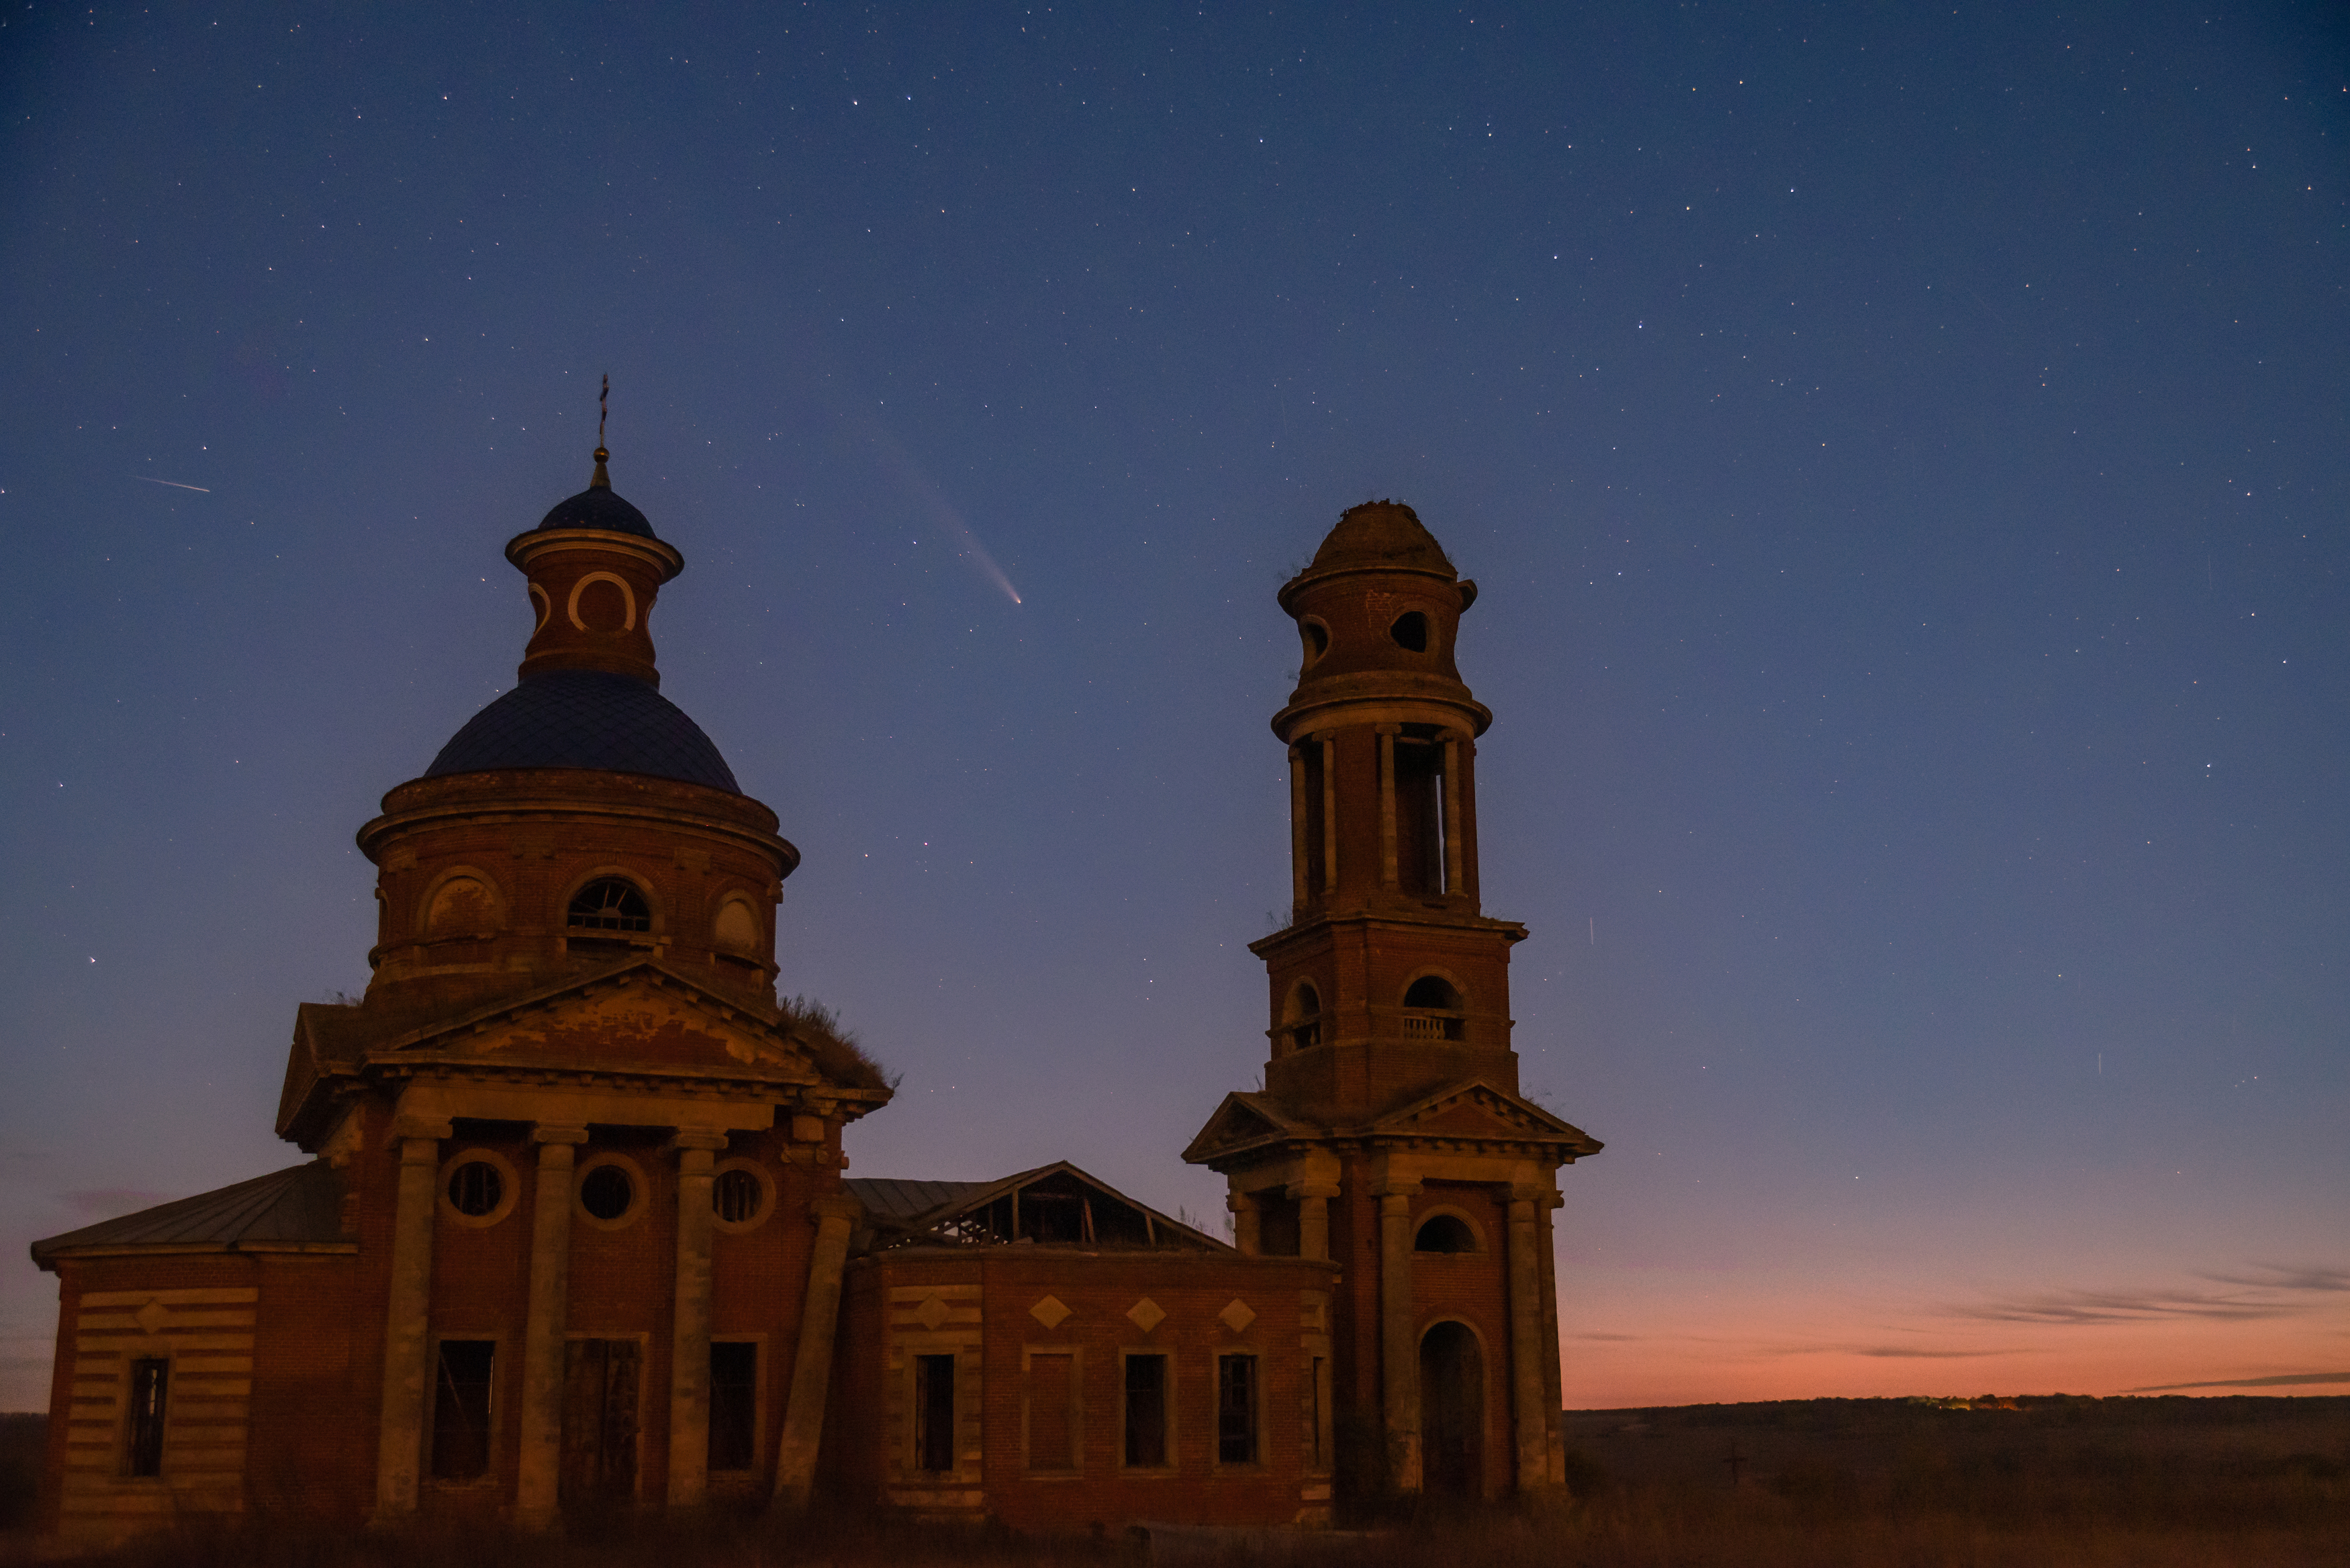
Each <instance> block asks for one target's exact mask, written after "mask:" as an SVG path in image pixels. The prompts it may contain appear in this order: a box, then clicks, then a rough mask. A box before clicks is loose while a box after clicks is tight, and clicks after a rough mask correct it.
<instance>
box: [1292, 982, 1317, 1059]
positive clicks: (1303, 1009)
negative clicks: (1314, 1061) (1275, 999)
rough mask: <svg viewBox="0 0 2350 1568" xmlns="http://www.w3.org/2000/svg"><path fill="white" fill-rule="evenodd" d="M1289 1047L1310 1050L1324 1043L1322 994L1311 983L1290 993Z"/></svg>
mask: <svg viewBox="0 0 2350 1568" xmlns="http://www.w3.org/2000/svg"><path fill="white" fill-rule="evenodd" d="M1288 1029H1289V1048H1290V1049H1291V1050H1293V1051H1310V1050H1312V1049H1313V1048H1314V1047H1315V1046H1316V1045H1319V1044H1322V994H1321V992H1317V991H1315V989H1314V987H1313V986H1311V985H1310V984H1301V985H1300V986H1298V988H1297V989H1296V990H1295V991H1293V992H1290V993H1289V1017H1288Z"/></svg>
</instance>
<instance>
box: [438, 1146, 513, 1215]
mask: <svg viewBox="0 0 2350 1568" xmlns="http://www.w3.org/2000/svg"><path fill="white" fill-rule="evenodd" d="M505 1195H506V1182H505V1178H504V1177H503V1176H500V1175H499V1174H498V1168H497V1167H496V1166H494V1165H492V1164H491V1163H490V1162H489V1161H488V1160H486V1159H469V1160H467V1161H466V1162H465V1163H464V1164H463V1165H461V1166H459V1167H458V1168H456V1169H454V1170H452V1171H451V1172H450V1173H449V1207H450V1208H452V1209H454V1210H456V1211H457V1212H458V1213H460V1214H463V1215H464V1216H465V1217H466V1218H467V1219H469V1220H479V1219H481V1218H482V1217H483V1216H484V1215H486V1214H494V1213H495V1212H496V1211H497V1207H498V1204H499V1203H500V1202H501V1201H503V1200H504V1198H505Z"/></svg>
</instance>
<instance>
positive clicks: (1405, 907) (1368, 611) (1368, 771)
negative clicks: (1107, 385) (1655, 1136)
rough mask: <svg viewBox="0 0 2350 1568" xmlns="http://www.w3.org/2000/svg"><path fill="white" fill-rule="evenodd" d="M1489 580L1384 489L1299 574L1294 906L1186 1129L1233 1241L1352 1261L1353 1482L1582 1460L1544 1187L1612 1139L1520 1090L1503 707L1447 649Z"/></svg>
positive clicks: (1345, 1441)
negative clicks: (1250, 1051)
mask: <svg viewBox="0 0 2350 1568" xmlns="http://www.w3.org/2000/svg"><path fill="white" fill-rule="evenodd" d="M1476 599H1477V585H1476V584H1475V583H1473V582H1470V581H1467V580H1465V579H1463V578H1462V577H1461V576H1460V574H1459V573H1458V572H1457V571H1456V570H1455V569H1454V567H1453V565H1452V562H1451V559H1450V558H1449V557H1448V556H1446V555H1445V553H1444V550H1443V547H1442V546H1441V545H1439V544H1438V543H1437V542H1436V539H1435V538H1434V536H1433V535H1430V533H1429V532H1428V530H1427V529H1426V528H1425V527H1423V526H1422V525H1421V524H1420V521H1419V517H1418V516H1417V515H1416V514H1414V513H1413V511H1412V510H1411V508H1410V507H1409V506H1406V505H1403V504H1400V503H1398V502H1393V501H1379V502H1372V503H1368V504H1364V505H1361V506H1356V507H1353V508H1351V509H1349V510H1348V511H1347V513H1346V514H1344V515H1343V516H1342V517H1341V518H1340V519H1339V521H1338V524H1337V526H1336V528H1334V529H1332V530H1331V531H1330V534H1329V535H1328V537H1326V539H1324V540H1323V542H1322V546H1321V548H1320V549H1319V550H1317V551H1316V552H1315V556H1314V559H1313V562H1312V564H1311V565H1309V566H1307V567H1306V568H1305V570H1304V571H1303V572H1301V573H1299V574H1298V575H1297V576H1295V577H1294V578H1292V579H1291V580H1290V581H1289V582H1288V583H1287V584H1286V585H1284V587H1283V588H1282V590H1281V594H1280V603H1281V607H1282V608H1283V609H1284V611H1286V612H1287V613H1288V614H1289V616H1290V617H1291V618H1293V619H1294V620H1295V622H1296V623H1297V630H1298V636H1299V639H1300V643H1301V646H1302V650H1303V664H1302V668H1301V669H1300V670H1299V674H1298V684H1297V687H1296V690H1295V691H1293V692H1291V693H1290V698H1289V701H1288V703H1287V704H1286V705H1285V706H1284V708H1283V709H1282V710H1281V711H1280V712H1278V713H1276V714H1274V719H1273V730H1274V734H1275V735H1277V736H1279V737H1280V739H1281V740H1282V742H1284V744H1285V745H1286V746H1287V747H1288V748H1289V783H1290V787H1289V797H1290V887H1291V902H1292V914H1291V920H1290V923H1289V925H1288V926H1287V927H1285V928H1284V929H1281V930H1279V931H1276V932H1274V934H1273V935H1271V936H1268V937H1265V938H1263V939H1262V940H1259V941H1256V942H1254V943H1253V944H1251V950H1252V951H1253V952H1254V953H1255V954H1256V955H1257V956H1258V957H1260V958H1262V959H1263V960H1264V962H1265V969H1266V973H1267V979H1268V981H1269V982H1270V984H1269V1002H1270V1012H1271V1019H1270V1023H1271V1026H1270V1028H1269V1029H1268V1030H1267V1038H1268V1039H1269V1040H1270V1042H1271V1046H1272V1048H1271V1051H1270V1053H1269V1054H1268V1057H1267V1060H1266V1062H1265V1067H1264V1088H1263V1090H1262V1091H1259V1092H1255V1093H1241V1094H1234V1095H1230V1096H1226V1097H1225V1100H1224V1103H1223V1104H1222V1106H1219V1107H1218V1108H1217V1111H1216V1113H1215V1115H1214V1116H1212V1117H1211V1118H1210V1120H1209V1122H1208V1125H1207V1126H1206V1127H1204V1128H1202V1129H1201V1132H1200V1134H1199V1136H1198V1137H1196V1138H1195V1139H1193V1141H1192V1144H1191V1147H1190V1148H1189V1149H1187V1150H1186V1151H1185V1154H1184V1158H1186V1159H1188V1160H1190V1161H1191V1162H1193V1163H1195V1164H1203V1165H1206V1166H1208V1167H1210V1168H1212V1169H1214V1170H1216V1171H1218V1172H1219V1173H1221V1174H1222V1175H1223V1176H1224V1177H1225V1179H1226V1180H1227V1182H1228V1183H1229V1186H1230V1190H1231V1198H1230V1202H1231V1206H1232V1210H1233V1211H1234V1215H1235V1219H1236V1229H1237V1231H1238V1234H1239V1239H1240V1244H1241V1247H1242V1249H1243V1251H1255V1252H1265V1253H1275V1254H1293V1255H1302V1256H1305V1257H1325V1258H1331V1259H1334V1260H1336V1261H1337V1262H1340V1263H1342V1264H1343V1265H1344V1274H1343V1280H1342V1282H1341V1284H1340V1285H1339V1287H1338V1289H1337V1291H1336V1293H1335V1294H1334V1296H1333V1299H1332V1303H1331V1315H1332V1322H1331V1323H1330V1324H1329V1325H1328V1326H1329V1330H1330V1334H1331V1346H1332V1355H1331V1358H1330V1361H1331V1365H1330V1366H1329V1368H1328V1373H1327V1382H1328V1387H1327V1389H1326V1395H1325V1396H1323V1397H1328V1398H1329V1399H1330V1400H1331V1401H1332V1406H1331V1407H1332V1408H1333V1410H1334V1412H1335V1414H1336V1430H1337V1432H1338V1433H1339V1434H1340V1437H1339V1453H1338V1455H1337V1459H1338V1464H1337V1472H1338V1473H1337V1480H1338V1482H1339V1485H1340V1487H1341V1489H1342V1490H1344V1491H1346V1492H1348V1493H1351V1494H1353V1495H1354V1496H1355V1497H1357V1499H1359V1498H1361V1497H1363V1496H1365V1495H1367V1494H1372V1493H1378V1492H1385V1493H1387V1494H1389V1495H1401V1496H1409V1495H1410V1494H1415V1493H1419V1492H1421V1491H1423V1490H1432V1491H1438V1492H1444V1493H1451V1494H1454V1495H1461V1496H1471V1497H1492V1496H1498V1495H1502V1494H1504V1493H1507V1492H1510V1491H1513V1490H1515V1491H1519V1492H1523V1493H1534V1492H1539V1491H1544V1490H1549V1489H1554V1488H1557V1487H1559V1486H1561V1485H1562V1484H1563V1482H1564V1463H1565V1450H1564V1447H1563V1443H1562V1440H1561V1435H1560V1429H1559V1415H1560V1392H1561V1391H1560V1380H1559V1362H1558V1326H1557V1306H1556V1286H1555V1280H1554V1278H1553V1270H1552V1263H1551V1248H1550V1233H1551V1227H1550V1213H1551V1210H1552V1209H1554V1208H1555V1207H1556V1206H1557V1205H1558V1203H1559V1202H1560V1199H1559V1196H1558V1190H1557V1181H1556V1177H1557V1172H1558V1169H1559V1168H1560V1167H1561V1166H1563V1165H1567V1164H1571V1163H1573V1162H1574V1161H1575V1159H1576V1158H1579V1157H1581V1156H1583V1155H1587V1154H1596V1153H1597V1152H1598V1150H1599V1147H1600V1146H1599V1144H1598V1143H1597V1142H1596V1141H1595V1140H1594V1139H1592V1138H1591V1137H1588V1136H1587V1135H1586V1134H1585V1133H1583V1132H1582V1131H1580V1130H1579V1129H1577V1128H1575V1127H1572V1126H1570V1125H1568V1124H1567V1123H1565V1122H1564V1121H1562V1120H1560V1119H1559V1118H1558V1117H1557V1116H1554V1115H1552V1114H1551V1113H1550V1112H1549V1111H1547V1110H1544V1109H1543V1108H1542V1107H1540V1106H1535V1105H1533V1104H1531V1103H1530V1102H1528V1101H1526V1100H1525V1099H1523V1097H1521V1096H1520V1095H1519V1092H1518V1059H1517V1054H1516V1053H1515V1052H1514V1051H1513V1049H1512V1048H1511V1043H1510V1031H1511V1019H1510V1006H1509V959H1510V949H1511V947H1512V946H1513V944H1515V943H1516V942H1519V941H1521V940H1523V939H1524V938H1525V936H1526V929H1525V928H1524V927H1523V926H1522V925H1519V924H1517V923H1515V922H1513V921H1510V920H1502V919H1492V918H1489V917H1488V916H1487V915H1486V914H1485V913H1484V911H1483V907H1482V902H1481V900H1480V898H1479V892H1478V876H1477V862H1478V836H1477V789H1476V766H1477V763H1476V754H1477V741H1478V738H1479V737H1480V736H1482V734H1483V733H1484V732H1485V731H1486V729H1487V727H1488V726H1490V725H1491V724H1492V712H1491V711H1488V710H1487V709H1486V708H1485V706H1484V705H1483V704H1482V703H1480V702H1479V701H1477V700H1476V698H1475V697H1474V696H1473V695H1471V692H1470V690H1469V688H1468V686H1467V685H1466V684H1465V683H1464V682H1463V681H1462V680H1461V672H1460V670H1459V668H1458V667H1457V666H1456V665H1455V663H1454V660H1453V648H1454V643H1455V639H1456V638H1457V636H1458V633H1459V631H1460V627H1461V617H1462V616H1463V615H1464V614H1465V613H1466V612H1467V611H1468V609H1469V607H1470V606H1471V605H1472V604H1474V603H1475V602H1476Z"/></svg>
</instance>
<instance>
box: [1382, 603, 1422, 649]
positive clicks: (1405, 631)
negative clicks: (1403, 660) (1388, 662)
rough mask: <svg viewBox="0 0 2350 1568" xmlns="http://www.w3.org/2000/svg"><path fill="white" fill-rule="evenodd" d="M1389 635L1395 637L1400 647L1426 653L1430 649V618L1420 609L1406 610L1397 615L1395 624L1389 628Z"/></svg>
mask: <svg viewBox="0 0 2350 1568" xmlns="http://www.w3.org/2000/svg"><path fill="white" fill-rule="evenodd" d="M1388 636H1389V637H1391V638H1393V639H1395V643H1396V646H1397V647H1398V648H1404V649H1410V650H1411V651H1412V652H1414V653H1426V652H1427V651H1428V618H1427V617H1426V616H1424V615H1422V614H1420V613H1419V611H1418V610H1406V611H1404V612H1403V614H1401V615H1399V616H1398V617H1396V618H1395V624H1394V625H1393V626H1391V627H1389V628H1388Z"/></svg>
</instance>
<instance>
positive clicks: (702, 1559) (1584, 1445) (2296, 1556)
mask: <svg viewBox="0 0 2350 1568" xmlns="http://www.w3.org/2000/svg"><path fill="white" fill-rule="evenodd" d="M1569 1428H1570V1432H1571V1434H1572V1437H1573V1439H1574V1441H1575V1460H1574V1465H1573V1469H1574V1481H1575V1492H1576V1498H1575V1502H1574V1503H1573V1504H1572V1505H1571V1506H1569V1507H1566V1508H1565V1509H1562V1510H1558V1511H1553V1512H1547V1513H1541V1514H1528V1513H1521V1512H1512V1511H1490V1510H1457V1511H1445V1510H1440V1509H1435V1508H1427V1509H1423V1510H1421V1511H1419V1512H1418V1513H1417V1514H1416V1515H1414V1516H1412V1517H1408V1518H1398V1519H1394V1520H1391V1521H1385V1522H1384V1524H1383V1525H1382V1526H1381V1527H1380V1528H1378V1530H1376V1531H1372V1532H1361V1533H1348V1534H1346V1535H1343V1536H1340V1537H1337V1538H1323V1539H1322V1540H1320V1541H1315V1540H1313V1539H1311V1538H1308V1539H1305V1540H1296V1539H1288V1540H1284V1539H1282V1538H1278V1537H1266V1536H1259V1537H1248V1536H1244V1535H1241V1534H1237V1533H1233V1532H1159V1534H1158V1536H1157V1537H1156V1538H1155V1539H1153V1540H1149V1541H1145V1540H1144V1539H1142V1538H1140V1537H1139V1536H1135V1535H1128V1534H1117V1535H1111V1536H1105V1537H1101V1538H1093V1537H1083V1536H1081V1537H1076V1538H1071V1539H1066V1540H1058V1541H1049V1540H1048V1541H1038V1540H1026V1541H1023V1540H1017V1539H1014V1538H1012V1537H1010V1536H1008V1535H1004V1534H989V1533H980V1534H969V1533H962V1532H941V1531H938V1530H931V1529H925V1528H923V1527H920V1526H918V1525H913V1524H910V1523H902V1522H889V1521H874V1520H871V1519H865V1518H852V1517H846V1516H833V1515H825V1514H821V1513H820V1514H818V1515H816V1516H815V1517H813V1518H811V1519H808V1520H806V1521H801V1522H799V1523H797V1524H795V1525H794V1526H791V1527H789V1528H780V1527H778V1526H776V1525H775V1524H773V1523H771V1522H769V1521H764V1520H755V1519H751V1520H713V1521H709V1522H708V1523H707V1524H705V1525H703V1526H702V1527H700V1528H697V1529H691V1530H688V1529H680V1528H677V1527H674V1526H668V1525H663V1524H660V1523H658V1522H636V1521H627V1520H614V1521H609V1523H608V1524H607V1525H605V1526H601V1527H598V1528H593V1529H585V1528H575V1529H574V1530H573V1532H571V1534H570V1535H569V1537H568V1538H567V1539H562V1540H530V1539H514V1538H509V1537H504V1536H498V1537H494V1538H493V1537H485V1536H484V1534H483V1533H482V1532H479V1531H473V1532H432V1531H429V1530H428V1531H419V1532H414V1533H411V1534H407V1535H402V1536H396V1537H381V1536H371V1535H365V1534H360V1533H357V1532H314V1531H309V1530H304V1529H298V1528H293V1527H289V1526H286V1525H283V1524H276V1525H271V1524H266V1523H256V1524H255V1525H254V1526H252V1527H249V1528H246V1529H244V1530H241V1531H238V1532H234V1533H231V1534H224V1535H211V1536H206V1535H190V1536H184V1537H182V1538H179V1539H176V1540H171V1541H165V1542H151V1543H149V1544H146V1545H142V1546H138V1547H132V1548H127V1549H124V1550H122V1551H120V1552H112V1553H109V1554H106V1555H105V1556H103V1557H100V1558H98V1559H93V1560H88V1561H90V1562H91V1563H93V1568H165V1565H166V1564H169V1565H171V1568H247V1565H250V1568H461V1565H462V1568H473V1565H476V1564H481V1563H494V1564H495V1565H496V1568H640V1565H647V1564H650V1565H655V1568H803V1565H805V1568H817V1565H823V1568H865V1565H868V1564H871V1565H874V1568H880V1565H884V1564H886V1565H888V1568H929V1565H931V1564H938V1565H940V1568H945V1565H947V1564H972V1565H977V1568H996V1565H1001V1568H1029V1565H1037V1568H1044V1565H1067V1568H1078V1565H1093V1564H1114V1563H1118V1564H1122V1563H1140V1562H1143V1561H1146V1560H1148V1561H1152V1562H1188V1563H1268V1564H1273V1563H1301V1564H1303V1563H1347V1564H1350V1565H1351V1564H1362V1565H1363V1568H1437V1565H1439V1564H1442V1565H1445V1568H1451V1565H1452V1564H1460V1563H1474V1564H1480V1565H1484V1564H1492V1568H1796V1565H1798V1564H1801V1565H1804V1568H1814V1565H1850V1568H1880V1565H1882V1568H2043V1565H2049V1564H2063V1565H2065V1568H2076V1565H2077V1568H2189V1565H2190V1564H2191V1565H2193V1568H2219V1565H2233V1564H2248V1565H2250V1564H2258V1565H2260V1568H2303V1565H2304V1564H2307V1565H2315V1564H2320V1563H2324V1564H2340V1563H2345V1562H2350V1399H2257V1400H2254V1399H2245V1400H2216V1399H2215V1400H2040V1401H2007V1402H2003V1403H2002V1407H1997V1408H1992V1407H1984V1408H1977V1409H1963V1408H1950V1407H1933V1406H1928V1405H1924V1404H1904V1403H1902V1402H1898V1401H1892V1400H1808V1401H1801V1402H1794V1403H1789V1404H1783V1405H1750V1406H1698V1407H1682V1408H1679V1409H1670V1410H1650V1411H1605V1412H1578V1413H1575V1414H1574V1415H1573V1416H1571V1417H1570V1418H1569ZM1733 1461H1734V1462H1733ZM1733 1478H1734V1482H1735V1484H1733ZM21 1539H22V1538H21V1537H20V1538H19V1541H20V1542H21ZM23 1544H24V1545H25V1546H29V1542H24V1543H23ZM11 1556H12V1554H11V1553H10V1552H7V1551H6V1550H5V1548H0V1560H6V1559H9V1558H10V1557H11ZM17 1560H23V1559H21V1558H18V1559H17Z"/></svg>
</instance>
